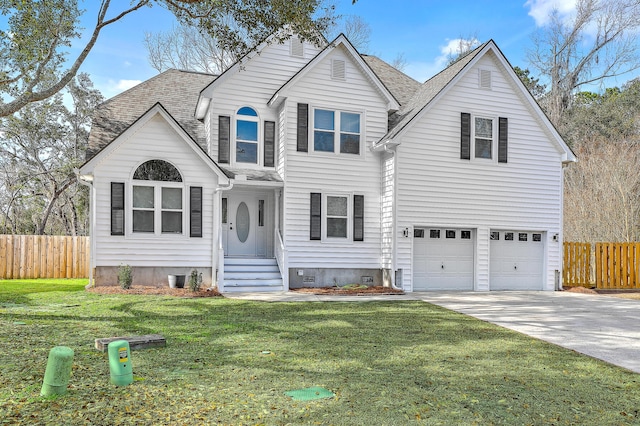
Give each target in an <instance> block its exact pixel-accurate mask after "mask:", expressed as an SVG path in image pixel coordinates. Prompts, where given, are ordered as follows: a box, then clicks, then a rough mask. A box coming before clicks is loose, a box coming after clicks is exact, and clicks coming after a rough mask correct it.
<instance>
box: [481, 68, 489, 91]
mask: <svg viewBox="0 0 640 426" xmlns="http://www.w3.org/2000/svg"><path fill="white" fill-rule="evenodd" d="M480 88H481V89H491V71H489V70H480Z"/></svg>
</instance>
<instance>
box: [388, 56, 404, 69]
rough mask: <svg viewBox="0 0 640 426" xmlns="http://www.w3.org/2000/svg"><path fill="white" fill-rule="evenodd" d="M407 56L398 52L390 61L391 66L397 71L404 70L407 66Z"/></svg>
mask: <svg viewBox="0 0 640 426" xmlns="http://www.w3.org/2000/svg"><path fill="white" fill-rule="evenodd" d="M407 64H408V62H407V57H406V56H405V54H404V53H398V54H397V55H396V57H395V58H394V59H393V61H391V64H390V65H391V66H392V67H394V68H395V69H397V70H398V71H404V69H405V68H406V67H407Z"/></svg>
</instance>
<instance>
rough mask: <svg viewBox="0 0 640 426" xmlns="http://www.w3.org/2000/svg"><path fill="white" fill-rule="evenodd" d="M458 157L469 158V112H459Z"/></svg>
mask: <svg viewBox="0 0 640 426" xmlns="http://www.w3.org/2000/svg"><path fill="white" fill-rule="evenodd" d="M460 158H461V159H462V160H471V114H469V113H467V112H463V113H461V114H460Z"/></svg>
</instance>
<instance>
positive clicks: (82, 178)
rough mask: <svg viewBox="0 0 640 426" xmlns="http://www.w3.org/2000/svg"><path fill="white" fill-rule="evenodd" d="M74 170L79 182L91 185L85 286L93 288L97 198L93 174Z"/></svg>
mask: <svg viewBox="0 0 640 426" xmlns="http://www.w3.org/2000/svg"><path fill="white" fill-rule="evenodd" d="M74 171H75V173H76V179H77V180H78V182H80V183H81V184H82V185H85V186H87V187H89V218H90V220H89V241H90V247H91V248H90V250H91V252H90V253H89V284H87V285H86V286H85V288H91V287H95V283H94V281H93V270H94V268H95V255H96V249H95V243H96V238H95V235H94V232H93V231H94V218H93V211H94V204H95V200H94V199H93V190H94V188H93V176H91V178H89V176H81V175H80V170H79V169H75V170H74Z"/></svg>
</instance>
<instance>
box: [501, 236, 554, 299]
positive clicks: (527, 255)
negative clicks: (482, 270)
mask: <svg viewBox="0 0 640 426" xmlns="http://www.w3.org/2000/svg"><path fill="white" fill-rule="evenodd" d="M542 241H543V239H542V236H541V234H540V233H535V232H524V231H492V232H491V243H490V256H491V260H490V278H489V280H490V282H489V285H490V289H491V290H541V289H542V287H543V265H544V243H543V242H542Z"/></svg>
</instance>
